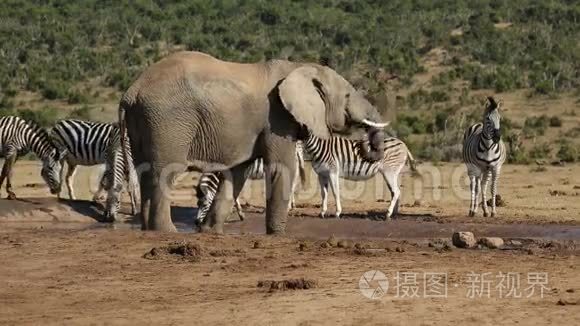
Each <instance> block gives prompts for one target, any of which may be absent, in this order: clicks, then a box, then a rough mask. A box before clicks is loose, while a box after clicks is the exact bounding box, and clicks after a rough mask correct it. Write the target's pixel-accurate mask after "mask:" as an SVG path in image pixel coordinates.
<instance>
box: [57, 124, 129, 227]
mask: <svg viewBox="0 0 580 326" xmlns="http://www.w3.org/2000/svg"><path fill="white" fill-rule="evenodd" d="M51 137H52V139H53V141H54V142H55V143H56V144H57V145H58V146H59V147H60V148H62V149H63V150H64V151H65V152H66V155H65V156H64V158H63V163H64V161H66V163H67V165H68V169H67V173H66V176H64V177H63V174H64V173H63V172H64V169H62V171H61V175H60V178H61V183H62V182H63V178H64V182H65V183H66V186H67V190H68V193H69V198H70V200H75V195H74V189H73V184H72V178H73V176H74V174H75V172H76V168H77V166H78V165H84V166H93V165H99V164H105V166H106V168H105V172H104V174H103V176H102V178H101V180H100V182H99V189H98V191H97V193H96V194H95V196H94V198H93V200H94V201H97V200H98V198H99V197H100V195H101V194H102V192H103V191H104V190H106V191H107V192H108V194H109V196H107V204H106V209H105V216H106V217H107V218H109V216H115V215H116V212H117V210H118V203H117V204H116V201H118V198H116V199H115V198H111V196H110V195H114V196H119V193H118V192H116V191H113V188H114V186H115V185H116V186H117V188H118V183H116V182H115V178H117V177H119V174H123V173H124V172H125V170H126V169H125V166H124V163H123V162H124V161H123V160H122V159H119V158H117V157H116V156H115V155H117V154H119V153H120V151H119V148H120V137H119V127H118V126H117V125H116V124H112V123H103V122H94V121H85V120H79V119H64V120H60V121H58V122H57V123H56V125H55V126H54V127H53V128H52V131H51ZM114 139H115V140H114ZM129 171H131V169H129ZM127 179H128V176H127ZM130 186H131V187H129V188H130V189H129V195H130V197H131V212H132V214H135V212H136V199H135V194H134V191H135V188H134V187H132V185H130ZM121 187H122V183H121ZM117 190H118V189H117ZM111 210H112V211H111Z"/></svg>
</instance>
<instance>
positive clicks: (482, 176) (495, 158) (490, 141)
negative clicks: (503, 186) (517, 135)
mask: <svg viewBox="0 0 580 326" xmlns="http://www.w3.org/2000/svg"><path fill="white" fill-rule="evenodd" d="M501 105H502V101H496V100H495V99H494V98H493V97H488V98H487V101H486V105H485V112H484V114H483V122H480V123H476V124H474V125H472V126H471V127H469V128H467V130H466V131H465V134H464V136H463V162H464V163H465V165H466V166H467V175H468V176H469V183H470V190H471V204H470V206H469V216H475V214H476V213H477V206H478V205H477V197H478V196H479V192H480V191H481V198H482V200H483V202H482V208H483V216H484V217H487V215H488V210H487V200H486V192H487V183H488V182H489V178H490V177H491V216H492V217H494V216H495V213H496V210H495V207H496V202H495V200H496V193H497V182H498V179H499V174H500V171H501V167H502V165H503V163H504V162H505V160H506V148H505V145H504V143H503V141H502V140H501V129H500V120H501V116H500V113H499V110H500V107H501Z"/></svg>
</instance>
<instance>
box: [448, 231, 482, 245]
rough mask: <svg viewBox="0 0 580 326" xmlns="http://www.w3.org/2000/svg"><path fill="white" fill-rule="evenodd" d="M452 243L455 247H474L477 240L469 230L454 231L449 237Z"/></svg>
mask: <svg viewBox="0 0 580 326" xmlns="http://www.w3.org/2000/svg"><path fill="white" fill-rule="evenodd" d="M451 241H452V242H453V245H454V246H456V247H457V248H475V246H476V245H477V241H476V240H475V236H474V235H473V233H471V232H455V233H453V236H452V237H451Z"/></svg>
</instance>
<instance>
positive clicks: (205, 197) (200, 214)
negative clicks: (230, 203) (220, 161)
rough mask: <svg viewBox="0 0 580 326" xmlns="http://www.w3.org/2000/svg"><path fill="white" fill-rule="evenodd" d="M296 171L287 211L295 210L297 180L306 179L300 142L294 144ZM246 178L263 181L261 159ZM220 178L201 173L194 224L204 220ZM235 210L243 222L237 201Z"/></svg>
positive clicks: (248, 172) (218, 174)
mask: <svg viewBox="0 0 580 326" xmlns="http://www.w3.org/2000/svg"><path fill="white" fill-rule="evenodd" d="M296 169H297V170H298V172H299V173H298V174H297V175H296V178H295V179H294V181H293V182H292V190H291V193H290V202H289V203H288V209H292V208H295V198H294V193H295V191H296V186H297V184H298V178H300V181H301V182H302V183H303V184H304V182H305V179H306V173H305V170H304V153H303V149H302V144H301V142H297V143H296ZM246 176H247V178H248V179H250V180H260V179H263V178H264V176H265V171H264V160H263V158H258V159H256V160H254V162H253V163H252V165H251V166H250V167H249V168H248V170H247V171H246ZM220 177H221V172H214V173H203V174H202V175H201V176H200V178H199V182H198V184H197V186H196V195H197V198H198V199H197V216H196V218H195V223H196V224H198V225H199V224H201V223H203V221H204V220H205V218H206V216H207V214H208V212H209V210H210V208H211V204H212V203H213V200H214V198H215V195H216V193H217V190H218V187H219V184H220ZM235 208H236V212H237V214H238V217H239V218H240V220H241V221H243V220H244V218H245V215H244V213H243V211H242V206H241V204H240V202H239V200H238V198H236V199H235Z"/></svg>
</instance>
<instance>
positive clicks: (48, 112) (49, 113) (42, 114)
mask: <svg viewBox="0 0 580 326" xmlns="http://www.w3.org/2000/svg"><path fill="white" fill-rule="evenodd" d="M57 113H58V110H57V109H55V108H53V107H44V108H42V109H40V110H34V111H33V110H29V109H22V110H19V111H18V112H17V114H18V116H20V117H21V118H22V119H24V120H32V121H34V122H36V123H37V124H38V125H40V126H41V127H50V126H52V125H54V124H55V122H56V120H57V119H58V115H57Z"/></svg>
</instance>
